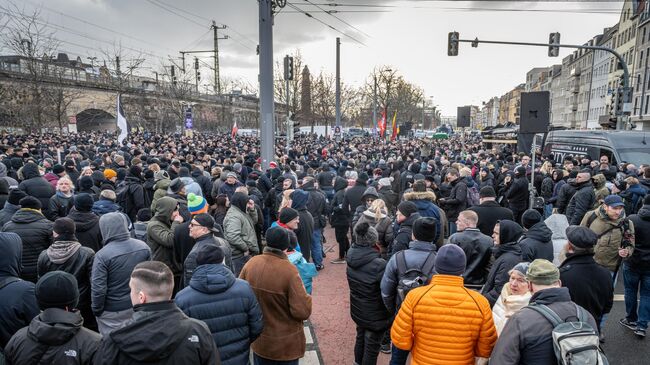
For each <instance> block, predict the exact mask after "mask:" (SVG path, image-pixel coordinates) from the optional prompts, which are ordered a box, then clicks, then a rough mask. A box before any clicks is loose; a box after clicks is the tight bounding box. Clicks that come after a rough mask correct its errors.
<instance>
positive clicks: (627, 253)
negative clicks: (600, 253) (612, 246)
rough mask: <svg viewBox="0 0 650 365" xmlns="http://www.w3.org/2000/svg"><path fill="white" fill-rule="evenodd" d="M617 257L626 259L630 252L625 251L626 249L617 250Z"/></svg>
mask: <svg viewBox="0 0 650 365" xmlns="http://www.w3.org/2000/svg"><path fill="white" fill-rule="evenodd" d="M618 255H619V256H621V257H623V258H626V257H628V256H629V255H630V251H629V250H628V249H627V247H626V248H619V249H618Z"/></svg>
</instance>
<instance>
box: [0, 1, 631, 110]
mask: <svg viewBox="0 0 650 365" xmlns="http://www.w3.org/2000/svg"><path fill="white" fill-rule="evenodd" d="M9 1H14V2H15V3H18V4H23V5H21V6H24V8H25V9H26V10H27V11H31V10H33V8H34V7H35V6H39V7H40V6H44V8H42V16H43V17H44V18H45V19H46V20H47V22H48V23H50V24H52V26H53V27H56V28H57V29H56V37H57V38H59V39H61V40H62V41H64V42H69V43H63V44H62V48H64V49H65V50H66V51H68V52H70V53H72V54H73V55H75V56H76V55H81V56H82V58H85V57H88V56H98V57H99V58H101V52H100V49H110V48H112V46H111V45H110V44H111V43H113V42H120V43H121V44H122V46H123V47H129V48H133V49H137V50H144V51H145V52H147V53H151V54H154V55H156V56H157V57H154V56H152V55H145V57H148V61H147V62H148V64H149V66H152V67H154V68H155V67H159V65H160V64H161V62H163V60H164V62H166V63H168V61H167V58H168V55H171V56H172V57H178V56H179V55H178V51H180V50H188V49H194V50H197V49H211V47H212V34H211V32H210V31H209V25H210V22H209V20H210V19H214V20H216V21H217V22H218V23H219V24H226V25H227V26H228V29H226V30H225V31H223V33H224V34H228V35H229V36H230V37H231V38H230V39H228V40H223V41H220V52H221V53H220V60H221V70H222V71H221V72H222V75H223V76H227V77H242V78H244V79H246V80H248V81H249V82H250V83H252V84H256V83H257V74H258V58H257V56H256V55H255V46H256V44H257V39H258V3H257V1H255V0H47V1H43V0H40V1H39V0H0V4H2V5H3V6H6V5H7V4H8V2H9ZM289 1H290V4H295V6H298V7H299V8H300V9H303V10H304V11H307V12H309V13H310V14H312V15H313V16H314V17H315V18H318V19H320V20H321V21H323V22H325V23H327V24H329V25H331V26H332V27H334V28H336V29H338V30H340V31H341V32H343V33H344V34H345V35H341V34H340V33H337V32H336V31H334V30H332V29H330V28H328V27H327V26H325V25H323V24H321V23H319V22H317V21H316V20H314V19H310V18H308V17H307V16H305V15H304V14H301V13H299V12H297V11H296V10H294V9H292V8H290V7H289V6H287V7H286V8H285V9H284V10H283V11H282V12H280V14H278V15H277V16H276V17H275V26H274V52H275V58H276V59H280V58H281V57H283V55H284V54H286V53H287V52H291V51H292V50H295V49H300V50H301V52H302V55H303V58H304V61H305V62H306V64H308V65H309V68H310V69H311V70H312V73H317V72H319V71H320V70H324V71H326V72H331V73H334V71H335V38H336V37H337V36H340V37H341V40H342V46H341V63H342V66H341V73H342V78H343V80H344V81H345V82H348V83H352V84H361V83H363V82H364V80H365V79H366V78H367V77H368V75H369V73H370V72H371V70H372V69H373V67H375V66H380V65H390V66H391V67H392V68H393V69H397V70H399V72H400V73H401V74H402V75H404V76H405V77H406V79H408V80H409V81H411V82H413V83H415V84H417V85H419V86H421V87H422V88H423V89H424V90H425V95H426V96H427V97H429V96H432V97H433V103H434V104H437V105H439V107H440V108H441V109H442V112H443V115H455V114H456V107H457V106H459V105H466V104H475V105H480V103H481V101H486V100H487V99H489V98H490V97H492V96H500V95H502V94H504V93H505V92H507V91H509V90H510V89H512V88H513V87H514V86H516V85H517V84H519V83H523V82H525V74H526V71H528V70H529V69H531V68H533V67H541V66H548V65H552V64H557V63H561V60H562V57H563V56H565V55H567V54H568V53H569V52H570V51H568V50H566V49H564V50H561V51H560V57H558V58H549V57H547V49H546V48H541V47H539V48H537V47H517V46H500V45H480V46H479V47H478V48H472V47H471V46H470V45H469V44H461V46H460V52H459V56H457V57H448V56H447V33H448V32H450V31H453V30H455V31H458V32H460V37H461V38H463V39H473V38H475V37H479V39H486V40H510V41H529V42H542V43H543V42H547V41H548V34H549V33H550V32H560V33H561V39H562V43H568V44H582V43H585V42H586V41H588V40H589V39H591V38H592V37H593V36H595V35H596V34H599V33H602V31H603V28H605V27H610V26H612V25H614V24H616V22H617V21H618V19H619V12H620V9H621V8H622V5H623V3H622V2H620V1H619V2H602V1H598V2H584V1H581V2H521V1H510V2H488V1H426V0H421V1H417V0H411V1H389V0H385V1H373V0H358V1H355V0H336V1H332V0H310V1H305V0H289ZM309 2H311V3H313V4H324V5H322V6H321V8H323V9H328V10H329V9H336V10H339V11H341V12H340V13H337V14H334V15H336V16H337V17H339V18H340V19H342V20H343V21H344V22H346V23H348V24H349V25H347V24H345V23H343V22H342V21H340V20H338V19H335V18H334V17H333V16H332V15H328V14H325V13H323V12H322V11H321V10H319V9H318V8H317V7H315V6H314V5H310V4H309ZM331 3H337V4H347V5H357V6H346V7H344V6H337V7H330V6H328V5H325V4H331ZM166 4H168V5H171V6H172V7H170V6H168V5H166ZM367 5H372V6H367ZM173 7H176V8H180V9H182V10H184V11H185V12H183V11H181V10H178V9H174V8H173ZM163 8H166V9H168V10H165V9H163ZM170 10H171V11H170ZM513 10H515V11H513ZM524 10H525V11H524ZM344 11H354V12H344ZM359 11H361V12H359ZM172 12H175V13H176V14H173V13H172ZM64 14H65V15H64ZM177 14H178V15H177ZM179 15H181V16H179ZM70 16H73V17H75V18H78V19H80V20H83V21H85V22H86V23H84V22H82V21H80V20H77V19H74V18H71V17H70ZM92 24H94V25H97V26H100V27H104V28H109V29H112V30H114V32H109V31H108V30H105V29H101V28H98V27H97V26H94V25H92ZM355 28H356V29H355ZM74 33H77V34H74ZM79 34H82V35H79ZM347 36H350V37H353V38H355V39H357V40H358V41H359V42H362V43H364V45H362V44H359V43H357V42H355V41H354V40H352V39H350V38H349V37H347ZM90 38H93V39H90ZM72 43H74V44H72ZM126 51H127V52H131V53H133V54H135V52H133V51H130V50H128V49H127V50H126ZM208 56H209V55H205V57H204V60H205V61H206V62H208V63H211V60H210V59H209V57H208ZM202 72H203V75H204V78H206V77H210V75H209V72H211V71H209V70H208V69H204V70H203V71H202Z"/></svg>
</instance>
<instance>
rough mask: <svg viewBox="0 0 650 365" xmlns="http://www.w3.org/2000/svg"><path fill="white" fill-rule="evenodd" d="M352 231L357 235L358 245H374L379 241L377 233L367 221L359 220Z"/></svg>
mask: <svg viewBox="0 0 650 365" xmlns="http://www.w3.org/2000/svg"><path fill="white" fill-rule="evenodd" d="M354 233H355V235H356V237H357V242H356V243H357V244H358V245H359V246H374V245H375V244H377V242H378V241H379V233H377V230H376V229H375V227H373V226H371V225H370V224H368V223H367V222H361V223H359V224H357V225H356V226H355V227H354Z"/></svg>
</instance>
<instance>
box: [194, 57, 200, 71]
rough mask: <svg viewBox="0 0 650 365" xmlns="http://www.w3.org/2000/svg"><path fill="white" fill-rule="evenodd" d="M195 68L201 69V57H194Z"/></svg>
mask: <svg viewBox="0 0 650 365" xmlns="http://www.w3.org/2000/svg"><path fill="white" fill-rule="evenodd" d="M194 69H195V70H198V69H199V58H198V57H194Z"/></svg>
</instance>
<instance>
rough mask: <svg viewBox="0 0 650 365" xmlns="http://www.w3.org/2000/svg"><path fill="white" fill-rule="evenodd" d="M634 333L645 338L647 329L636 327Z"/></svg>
mask: <svg viewBox="0 0 650 365" xmlns="http://www.w3.org/2000/svg"><path fill="white" fill-rule="evenodd" d="M634 334H635V335H637V337H640V338H644V337H645V330H644V329H642V328H636V329H635V330H634Z"/></svg>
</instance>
